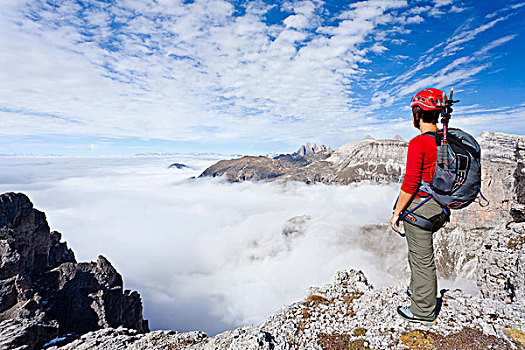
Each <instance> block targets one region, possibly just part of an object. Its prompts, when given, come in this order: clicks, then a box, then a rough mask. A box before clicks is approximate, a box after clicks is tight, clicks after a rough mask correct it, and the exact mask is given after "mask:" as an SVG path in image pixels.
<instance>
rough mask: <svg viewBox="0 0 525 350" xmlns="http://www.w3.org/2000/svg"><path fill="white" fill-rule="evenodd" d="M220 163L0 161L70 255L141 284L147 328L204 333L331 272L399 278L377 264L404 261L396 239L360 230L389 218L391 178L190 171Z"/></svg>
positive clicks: (263, 310) (245, 319)
mask: <svg viewBox="0 0 525 350" xmlns="http://www.w3.org/2000/svg"><path fill="white" fill-rule="evenodd" d="M217 160H218V159H217V157H216V156H215V157H210V156H202V155H201V156H191V155H174V156H142V157H139V156H134V157H125V158H64V157H47V158H32V157H18V158H15V157H12V158H0V191H1V192H2V193H3V192H6V191H20V192H24V193H26V194H27V195H28V196H29V197H30V198H31V200H32V201H33V203H34V204H35V207H36V208H38V209H40V210H42V211H44V212H45V213H46V215H47V218H48V221H49V224H50V226H51V229H52V230H57V231H60V232H62V234H63V239H64V240H66V241H67V242H68V244H69V246H70V247H71V248H73V250H74V252H75V254H76V257H77V260H79V261H86V260H94V259H96V257H97V256H98V255H99V254H103V255H105V256H106V257H108V259H109V260H110V261H111V262H112V263H113V264H114V265H115V267H116V268H117V270H118V271H119V272H120V273H121V274H122V275H123V277H124V284H125V288H129V289H135V290H138V291H139V292H140V293H141V295H142V298H143V302H144V308H145V310H144V312H145V317H146V318H148V319H149V321H150V326H151V328H152V329H173V330H178V331H188V330H201V331H205V332H206V333H207V334H208V335H213V334H216V333H218V332H221V331H224V330H227V329H232V328H235V327H238V326H242V325H249V324H257V323H259V322H261V321H262V320H264V318H265V317H267V316H268V315H270V314H271V313H273V312H274V311H276V310H277V309H279V308H280V307H281V306H282V305H284V304H289V303H292V302H294V301H298V300H300V299H301V298H302V297H303V296H304V293H305V292H306V290H307V289H308V287H309V286H313V285H322V284H325V283H330V282H331V281H332V279H333V275H334V273H335V272H336V271H337V270H340V269H349V268H358V269H361V270H363V271H364V272H365V274H366V275H367V276H368V277H369V279H370V280H371V281H372V283H374V284H375V285H376V286H381V285H386V284H398V283H406V280H401V281H400V280H393V279H395V278H393V274H392V273H391V272H392V269H391V267H392V266H385V265H389V264H399V263H400V260H399V259H400V258H399V257H401V261H402V266H400V267H399V268H396V269H395V270H396V271H397V272H399V271H403V270H406V261H405V260H404V257H405V256H406V244H405V243H404V240H403V239H401V238H400V237H398V236H396V234H395V233H393V232H390V233H385V235H388V234H390V235H393V236H389V237H384V238H383V237H381V235H382V233H379V234H378V233H377V232H376V233H375V236H369V237H363V235H365V234H366V232H367V230H363V229H362V227H363V226H364V225H367V224H374V223H381V222H382V223H386V222H388V220H389V218H390V214H391V209H392V204H393V200H394V198H395V195H396V192H397V190H398V186H395V185H392V186H378V185H362V186H357V187H348V186H339V185H323V184H315V185H306V184H303V183H297V182H289V183H277V182H272V183H263V182H259V183H255V182H243V183H229V182H227V181H226V180H225V179H224V178H191V177H192V176H196V177H198V175H199V174H200V173H201V172H202V170H204V169H205V168H206V167H207V166H209V165H211V164H213V163H214V162H215V161H217ZM173 162H179V163H184V164H186V165H188V166H189V167H188V168H184V169H173V168H172V169H169V168H168V166H169V165H170V164H171V163H173ZM301 215H308V216H309V217H310V220H307V221H306V223H305V225H304V226H303V227H302V229H301V230H302V233H299V234H295V235H291V236H286V235H284V234H283V229H285V228H286V227H290V224H289V223H288V220H289V219H290V218H292V217H295V216H301ZM371 240H373V241H371ZM392 242H394V243H392ZM386 245H388V246H386ZM379 247H380V248H381V249H377V248H379ZM378 252H381V255H382V256H379V253H378ZM385 252H386V253H387V255H388V254H390V253H392V254H391V256H392V257H393V258H392V259H385V257H384V255H385ZM394 267H395V266H394ZM406 278H408V276H406Z"/></svg>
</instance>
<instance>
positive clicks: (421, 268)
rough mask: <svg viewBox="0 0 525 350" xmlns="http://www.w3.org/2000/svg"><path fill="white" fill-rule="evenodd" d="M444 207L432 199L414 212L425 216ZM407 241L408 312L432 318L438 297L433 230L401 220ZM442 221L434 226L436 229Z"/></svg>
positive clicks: (414, 202) (409, 207) (415, 203)
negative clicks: (408, 271)
mask: <svg viewBox="0 0 525 350" xmlns="http://www.w3.org/2000/svg"><path fill="white" fill-rule="evenodd" d="M423 200H424V199H421V198H415V199H414V200H412V202H411V203H410V205H409V206H408V209H407V210H410V209H412V208H414V207H415V206H417V205H418V204H420V203H421V202H422V201H423ZM442 212H443V210H442V209H441V206H440V205H439V203H438V202H436V201H435V200H434V199H433V198H432V199H430V200H429V201H428V202H426V203H425V204H423V205H422V206H421V207H419V208H417V209H416V210H415V211H414V213H415V214H417V215H419V216H422V217H424V218H426V219H428V218H430V217H432V216H434V215H438V214H440V213H442ZM403 226H404V228H405V235H406V239H407V243H408V264H409V265H410V272H411V274H410V289H411V290H412V297H411V298H410V299H411V305H410V311H412V314H413V315H414V316H416V317H418V318H421V319H425V320H433V319H434V318H435V315H434V309H435V308H436V297H437V276H436V263H435V262H434V246H433V241H432V234H433V232H432V231H427V230H424V229H422V228H419V227H416V226H414V225H411V224H409V223H407V222H406V221H403ZM441 226H443V223H440V224H439V225H438V227H436V228H435V229H434V231H437V230H438V229H439V228H440V227H441Z"/></svg>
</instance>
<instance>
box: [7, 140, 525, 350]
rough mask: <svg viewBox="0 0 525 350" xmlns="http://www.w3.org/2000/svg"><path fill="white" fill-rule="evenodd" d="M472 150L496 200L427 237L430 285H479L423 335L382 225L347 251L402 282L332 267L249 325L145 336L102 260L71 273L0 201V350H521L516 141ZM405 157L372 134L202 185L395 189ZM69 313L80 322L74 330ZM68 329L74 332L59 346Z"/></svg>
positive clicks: (524, 285) (38, 218)
mask: <svg viewBox="0 0 525 350" xmlns="http://www.w3.org/2000/svg"><path fill="white" fill-rule="evenodd" d="M478 141H479V143H480V144H481V147H482V152H483V157H482V190H483V192H484V193H485V195H486V197H487V198H488V199H489V200H490V202H491V204H490V205H489V206H488V207H481V206H478V205H477V204H472V205H471V206H469V207H468V208H466V209H463V210H461V211H457V212H454V214H453V216H452V221H451V222H450V223H448V224H447V226H446V227H445V228H444V229H442V230H440V231H439V232H437V233H436V234H435V240H434V242H435V255H436V263H437V267H438V276H439V278H440V279H449V280H454V279H467V280H471V281H474V282H475V284H476V286H477V291H478V292H477V294H476V295H471V294H467V293H465V292H463V291H461V290H459V289H456V290H444V289H443V290H441V292H440V295H439V296H438V312H439V316H438V320H437V322H436V323H435V324H433V325H432V326H426V325H421V324H413V323H409V322H406V321H404V320H402V319H401V318H400V317H399V316H398V315H397V314H396V307H397V306H398V305H408V304H409V298H408V296H407V295H406V284H407V276H408V270H407V266H406V244H405V243H404V241H403V240H402V239H399V237H398V236H397V235H395V234H394V233H392V232H391V230H390V229H389V227H388V225H387V224H386V223H384V224H375V225H366V226H363V227H362V228H361V229H360V235H361V237H362V239H360V240H359V242H356V244H359V245H360V246H361V248H363V249H365V250H368V251H370V252H371V253H373V255H374V256H375V257H376V258H377V259H379V261H380V262H381V264H382V265H384V266H385V269H386V270H387V271H388V272H389V273H391V275H392V277H393V278H392V279H393V280H395V281H399V282H398V283H397V284H395V285H393V286H387V287H381V288H377V287H374V286H373V285H372V284H371V283H370V282H369V281H368V279H367V277H366V276H365V275H364V274H363V273H362V272H361V271H357V270H343V271H337V272H335V276H334V280H333V282H332V283H329V284H326V285H324V286H314V287H310V288H309V289H308V290H307V291H306V292H305V294H304V298H303V299H302V300H299V301H297V302H295V303H292V304H290V305H284V306H283V307H282V308H281V309H279V310H277V311H275V312H274V313H273V314H272V315H270V316H269V317H268V318H266V319H265V320H264V321H263V322H261V323H260V324H258V325H254V326H245V327H240V328H237V329H234V330H230V331H226V332H223V333H221V334H217V335H215V336H213V337H208V336H207V335H206V334H205V333H203V332H200V331H194V332H184V333H181V332H177V331H176V330H173V331H153V332H148V331H147V324H146V323H145V321H143V320H142V315H141V310H142V309H141V306H140V297H139V296H138V294H136V293H131V292H129V291H124V292H123V291H122V279H121V277H120V275H118V273H117V272H116V271H115V270H114V268H113V267H112V266H111V264H110V263H109V262H108V261H107V260H106V259H105V258H103V257H99V259H98V261H97V262H92V263H77V262H76V261H75V258H74V255H73V253H72V252H71V250H69V249H68V248H67V245H66V244H65V243H61V242H60V234H58V233H53V232H49V228H48V226H47V223H46V222H45V216H44V214H43V213H41V212H39V211H37V210H35V209H33V208H32V205H31V203H30V202H29V200H28V199H27V197H25V196H24V195H21V194H4V195H2V196H1V197H0V198H1V201H0V210H1V213H0V226H1V227H2V229H1V236H0V253H1V258H2V265H1V267H2V269H1V270H0V271H1V275H0V279H1V283H2V284H1V287H0V312H1V314H0V315H1V316H2V320H4V321H3V322H2V323H1V324H0V348H18V347H20V348H26V349H30V348H36V346H40V345H41V344H42V341H43V339H46V340H49V339H50V340H49V341H48V344H46V345H45V347H46V348H48V349H53V350H58V349H68V350H69V349H71V350H72V349H192V350H205V349H206V350H207V349H217V350H219V349H220V350H222V349H225V350H226V349H232V350H233V349H239V350H241V349H242V350H244V349H253V350H255V349H283V350H284V349H289V350H292V349H305V350H306V349H320V350H322V349H524V348H525V332H524V330H525V165H524V164H525V161H524V160H525V137H523V136H516V135H506V134H501V133H489V132H484V133H482V134H481V135H480V137H479V138H478ZM406 147H407V141H406V140H403V139H402V138H400V137H396V138H394V139H391V140H374V139H372V138H370V137H367V138H366V139H365V140H362V141H357V142H351V143H348V144H346V145H343V146H341V147H340V148H338V149H337V150H335V151H332V150H329V149H326V150H316V151H315V152H314V153H312V154H304V155H301V154H299V153H298V152H295V153H292V154H288V155H279V156H277V157H274V158H267V157H242V158H239V159H233V160H229V161H221V162H218V163H217V164H215V165H214V166H212V167H210V168H208V169H206V171H205V172H204V173H203V174H202V176H222V175H225V176H226V178H227V179H228V180H229V181H244V180H264V181H274V180H277V179H279V180H284V181H288V180H296V181H303V182H306V183H315V182H323V183H341V184H348V185H350V184H356V183H361V182H366V183H386V184H388V183H392V182H395V183H396V182H399V181H400V179H401V177H402V171H403V168H404V161H405V151H406ZM309 223H310V217H309V216H308V215H299V216H296V217H293V218H290V219H289V220H288V221H287V223H286V225H285V226H284V228H283V232H282V234H283V236H285V237H286V239H288V240H293V239H296V238H298V237H301V236H302V235H303V234H304V231H305V230H306V228H307V226H308V225H309ZM378 240H383V241H384V243H385V244H377V241H378ZM403 264H404V265H403ZM401 265H403V266H404V267H399V266H401ZM57 296H58V298H57ZM67 298H73V299H67ZM72 300H74V302H72ZM76 313H83V314H82V315H85V316H82V317H81V318H82V320H80V317H77V316H73V314H76ZM72 328H75V329H72ZM68 332H69V333H75V334H77V336H75V337H68V334H69V333H68ZM78 335H80V336H78ZM52 337H55V338H53V339H51V338H52ZM35 344H36V345H35Z"/></svg>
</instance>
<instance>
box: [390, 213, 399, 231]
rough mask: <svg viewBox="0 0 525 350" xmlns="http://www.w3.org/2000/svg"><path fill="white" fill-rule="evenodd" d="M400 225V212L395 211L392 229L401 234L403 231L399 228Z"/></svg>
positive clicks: (391, 224) (391, 222)
mask: <svg viewBox="0 0 525 350" xmlns="http://www.w3.org/2000/svg"><path fill="white" fill-rule="evenodd" d="M398 226H399V213H394V215H392V218H391V219H390V227H392V230H394V231H395V232H397V233H399V234H401V231H399V229H397V227H398Z"/></svg>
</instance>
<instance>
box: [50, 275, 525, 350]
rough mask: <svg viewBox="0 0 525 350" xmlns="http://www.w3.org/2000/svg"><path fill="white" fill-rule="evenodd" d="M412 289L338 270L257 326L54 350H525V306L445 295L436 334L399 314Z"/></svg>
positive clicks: (84, 341) (96, 336)
mask: <svg viewBox="0 0 525 350" xmlns="http://www.w3.org/2000/svg"><path fill="white" fill-rule="evenodd" d="M405 288H406V287H405V286H394V287H385V288H377V289H376V288H374V287H373V286H372V285H371V284H370V283H369V282H368V280H367V278H366V277H365V275H364V274H363V273H362V272H360V271H356V270H348V271H338V272H337V273H336V274H335V278H334V282H333V283H331V284H327V285H325V286H322V287H311V288H310V289H309V290H308V291H307V292H306V294H305V297H304V299H303V300H300V301H298V302H295V303H293V304H291V305H285V306H283V307H282V308H281V309H280V310H278V311H277V312H275V313H274V314H272V315H271V316H269V317H268V318H267V319H266V320H265V321H263V322H262V323H261V324H259V325H257V326H246V327H241V328H237V329H234V330H231V331H227V332H224V333H221V334H218V335H216V336H214V337H206V335H205V334H204V333H202V332H188V333H178V332H173V331H155V332H151V333H148V334H144V335H141V334H137V333H136V332H135V331H129V330H126V329H121V328H119V329H105V330H100V331H97V332H92V333H89V334H86V335H84V336H82V337H81V338H80V339H78V340H75V341H74V342H72V343H70V344H68V345H65V346H63V347H54V348H51V349H62V350H73V349H78V350H87V349H93V348H94V347H99V348H103V349H124V348H125V349H130V350H134V349H136V350H138V349H152V350H153V349H173V350H182V349H188V350H189V349H191V350H208V349H221V350H228V349H231V350H233V349H252V350H259V349H268V350H270V349H274V350H281V349H282V350H285V349H286V350H292V349H297V350H300V349H305V350H306V349H320V350H321V349H519V348H520V346H522V345H523V343H520V342H522V341H523V340H522V339H523V338H520V336H521V337H522V336H523V335H525V333H523V332H522V331H521V330H522V329H524V327H525V318H524V317H525V309H524V308H523V304H507V303H504V302H501V301H496V300H492V299H486V298H479V297H472V296H470V295H468V294H465V293H463V292H461V291H460V290H454V291H447V290H442V291H441V297H440V298H439V299H438V305H439V307H440V312H439V321H438V322H437V323H436V324H435V325H434V326H433V327H431V328H429V327H428V326H425V325H420V324H413V323H409V322H406V321H404V320H402V319H401V318H400V317H399V316H397V314H396V312H395V310H396V307H397V306H398V305H404V304H407V303H408V302H409V299H408V297H407V295H406V294H405ZM520 339H521V340H520Z"/></svg>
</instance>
